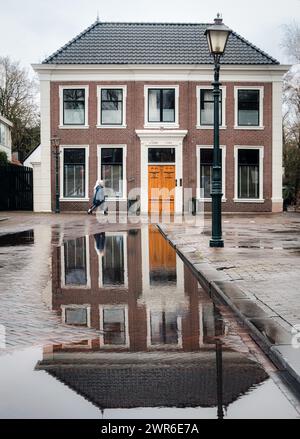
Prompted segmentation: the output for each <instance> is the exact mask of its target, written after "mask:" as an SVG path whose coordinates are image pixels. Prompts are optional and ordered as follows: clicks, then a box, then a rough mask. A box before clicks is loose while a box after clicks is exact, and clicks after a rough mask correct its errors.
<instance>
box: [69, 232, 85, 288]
mask: <svg viewBox="0 0 300 439" xmlns="http://www.w3.org/2000/svg"><path fill="white" fill-rule="evenodd" d="M63 254H64V261H63V262H64V267H65V279H64V282H65V285H76V286H81V285H84V286H85V285H87V257H86V240H85V237H81V238H76V239H71V240H69V241H66V242H65V243H64V253H63Z"/></svg>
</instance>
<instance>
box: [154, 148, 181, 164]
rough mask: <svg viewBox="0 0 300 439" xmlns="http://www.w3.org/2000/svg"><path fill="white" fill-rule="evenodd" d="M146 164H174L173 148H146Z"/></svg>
mask: <svg viewBox="0 0 300 439" xmlns="http://www.w3.org/2000/svg"><path fill="white" fill-rule="evenodd" d="M148 163H175V148H148Z"/></svg>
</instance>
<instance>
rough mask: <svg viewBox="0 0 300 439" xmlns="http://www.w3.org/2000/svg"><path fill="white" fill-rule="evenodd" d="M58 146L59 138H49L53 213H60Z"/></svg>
mask: <svg viewBox="0 0 300 439" xmlns="http://www.w3.org/2000/svg"><path fill="white" fill-rule="evenodd" d="M59 144H60V138H59V137H52V138H51V147H52V154H53V155H54V157H55V213H60V207H59V161H58V159H59V154H60V150H59Z"/></svg>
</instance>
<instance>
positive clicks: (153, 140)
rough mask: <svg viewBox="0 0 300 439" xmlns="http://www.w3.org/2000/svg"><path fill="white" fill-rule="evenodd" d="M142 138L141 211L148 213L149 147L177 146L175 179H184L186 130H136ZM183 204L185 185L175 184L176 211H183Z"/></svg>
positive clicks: (178, 180)
mask: <svg viewBox="0 0 300 439" xmlns="http://www.w3.org/2000/svg"><path fill="white" fill-rule="evenodd" d="M136 133H137V135H138V137H139V138H140V139H141V212H142V213H148V148H175V179H176V180H177V183H178V182H180V181H182V177H183V169H182V168H183V160H182V146H183V139H184V137H185V136H186V134H187V131H186V130H136ZM182 206H183V186H180V185H179V184H177V185H176V186H175V206H174V210H175V213H181V212H182Z"/></svg>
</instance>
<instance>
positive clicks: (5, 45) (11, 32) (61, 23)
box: [0, 0, 300, 67]
mask: <svg viewBox="0 0 300 439" xmlns="http://www.w3.org/2000/svg"><path fill="white" fill-rule="evenodd" d="M97 11H99V17H100V20H101V21H146V22H147V21H148V22H149V21H154V22H159V21H167V22H211V21H212V20H213V18H214V17H215V15H216V13H217V12H221V13H222V15H223V19H224V22H225V24H227V25H228V26H229V27H231V28H232V29H233V30H235V31H236V32H238V33H239V34H241V35H242V36H243V37H245V38H247V39H248V40H250V41H251V42H252V43H254V44H255V45H257V46H258V47H259V48H261V49H263V50H265V51H266V52H267V53H269V54H270V55H272V56H273V57H275V58H277V59H278V60H279V61H281V62H283V63H284V62H288V60H287V59H286V58H285V56H284V54H283V53H282V49H281V48H280V41H281V39H282V33H283V32H282V25H283V24H288V23H290V22H291V21H292V20H295V21H297V22H300V0H284V1H279V0H248V1H243V0H213V1H210V0H151V1H148V0H105V1H104V0H0V17H1V25H0V56H5V55H9V56H11V57H12V58H13V59H16V60H20V61H21V62H22V64H23V65H24V66H27V67H29V65H30V64H31V63H38V62H41V61H42V60H43V59H44V58H45V57H46V56H48V55H50V54H51V53H53V52H54V51H55V50H57V49H58V48H60V47H61V46H62V45H63V44H65V43H66V42H67V41H69V40H70V39H72V38H74V37H75V36H76V35H77V34H78V33H80V32H81V31H82V30H84V29H85V28H86V27H88V26H89V25H91V24H92V23H93V22H94V21H95V20H96V17H97Z"/></svg>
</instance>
